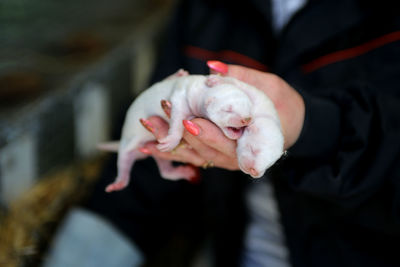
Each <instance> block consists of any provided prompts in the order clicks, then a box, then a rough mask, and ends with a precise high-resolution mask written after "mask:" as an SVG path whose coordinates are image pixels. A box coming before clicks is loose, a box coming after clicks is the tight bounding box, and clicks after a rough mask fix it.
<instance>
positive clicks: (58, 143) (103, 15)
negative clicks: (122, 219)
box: [0, 0, 174, 266]
mask: <svg viewBox="0 0 400 267" xmlns="http://www.w3.org/2000/svg"><path fill="white" fill-rule="evenodd" d="M173 2H174V1H172V0H114V1H107V0H69V1H53V0H37V1H29V0H2V1H1V2H0V266H42V264H43V263H44V262H45V259H47V258H51V257H52V256H49V255H48V253H51V252H48V251H51V245H50V244H52V242H54V240H53V236H54V234H55V232H56V230H57V229H58V228H59V226H60V224H61V222H62V221H63V220H64V218H65V216H66V215H65V214H67V213H68V211H69V210H70V207H72V206H73V205H74V204H75V203H79V201H81V200H82V199H83V198H84V197H85V194H86V193H87V192H90V190H89V189H90V186H91V184H92V183H93V182H94V180H95V179H96V177H98V172H99V169H100V166H101V163H102V160H103V157H104V155H103V154H101V153H99V151H98V150H97V149H96V145H97V144H98V143H100V142H102V141H106V140H110V138H111V133H112V132H113V130H114V129H113V127H115V124H114V121H115V120H116V119H117V118H118V117H119V116H120V115H121V114H120V113H121V109H122V108H121V107H126V106H127V105H128V104H129V103H130V102H131V100H132V99H133V97H134V96H135V95H136V94H137V93H139V92H140V91H141V90H143V89H144V88H145V87H146V86H147V83H148V78H149V74H150V73H151V70H152V66H153V62H154V58H155V57H156V55H155V47H156V46H157V43H158V42H157V41H158V40H157V39H158V37H159V36H160V31H162V29H163V25H164V24H165V21H166V20H168V18H169V14H170V13H171V10H172V8H173V5H174V3H173ZM78 213H79V212H78ZM75 215H76V214H75ZM75 215H69V216H70V217H71V216H72V217H73V216H75ZM76 216H78V217H79V214H78V215H76ZM70 217H68V218H70ZM80 223H85V222H82V221H81V222H80ZM89 224H90V223H89ZM99 227H100V229H102V228H101V227H104V226H99ZM105 227H106V226H105ZM102 231H103V233H105V232H107V231H108V230H107V229H103V230H102ZM110 236H112V234H110ZM110 238H111V237H110ZM108 240H110V239H108ZM103 241H104V240H103ZM121 244H122V245H121ZM120 245H121V246H122V248H121V247H120V249H119V251H124V248H125V250H126V251H129V253H130V254H135V252H132V251H131V250H130V249H131V248H127V247H126V246H125V247H123V246H124V243H123V242H122V243H121V242H120ZM129 253H128V254H129ZM136 256H137V262H140V255H136ZM54 264H55V263H54ZM103 264H105V263H104V262H103ZM133 265H134V264H133V263H132V265H129V266H133ZM47 266H56V265H52V264H50V265H47ZM57 266H62V265H57ZM97 266H107V264H105V265H97ZM109 266H111V265H109ZM119 266H124V265H119Z"/></svg>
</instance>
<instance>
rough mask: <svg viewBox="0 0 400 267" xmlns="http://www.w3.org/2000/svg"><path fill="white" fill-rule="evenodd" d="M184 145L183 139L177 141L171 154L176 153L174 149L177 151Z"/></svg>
mask: <svg viewBox="0 0 400 267" xmlns="http://www.w3.org/2000/svg"><path fill="white" fill-rule="evenodd" d="M185 147H186V143H185V142H184V141H183V140H181V141H180V142H179V144H178V145H177V146H176V147H175V148H174V149H172V150H171V154H176V151H177V150H178V149H179V148H185Z"/></svg>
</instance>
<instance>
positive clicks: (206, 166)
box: [201, 160, 214, 169]
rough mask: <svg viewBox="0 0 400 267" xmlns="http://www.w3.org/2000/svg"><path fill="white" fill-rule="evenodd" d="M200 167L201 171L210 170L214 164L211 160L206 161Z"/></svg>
mask: <svg viewBox="0 0 400 267" xmlns="http://www.w3.org/2000/svg"><path fill="white" fill-rule="evenodd" d="M201 167H202V168H203V169H208V168H212V167H214V162H213V161H212V160H207V161H206V162H204V164H203V165H201Z"/></svg>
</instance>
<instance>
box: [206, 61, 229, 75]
mask: <svg viewBox="0 0 400 267" xmlns="http://www.w3.org/2000/svg"><path fill="white" fill-rule="evenodd" d="M207 66H208V67H209V68H210V69H212V70H214V71H216V72H218V73H221V74H227V73H228V65H226V64H225V63H223V62H221V61H217V60H209V61H207Z"/></svg>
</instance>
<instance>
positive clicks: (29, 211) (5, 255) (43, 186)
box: [0, 159, 103, 267]
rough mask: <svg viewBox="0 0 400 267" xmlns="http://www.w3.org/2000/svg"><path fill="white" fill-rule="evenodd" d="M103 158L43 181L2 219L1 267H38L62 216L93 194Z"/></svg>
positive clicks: (67, 168) (13, 204) (71, 167)
mask: <svg viewBox="0 0 400 267" xmlns="http://www.w3.org/2000/svg"><path fill="white" fill-rule="evenodd" d="M102 162H103V159H95V160H92V161H89V162H84V163H79V164H75V165H73V166H69V167H66V168H63V169H62V170H59V171H56V172H55V173H53V174H52V175H49V176H47V177H45V178H43V179H41V180H40V181H39V182H38V183H37V184H36V185H35V186H34V187H33V188H32V189H31V190H29V191H28V192H26V193H25V194H24V195H23V196H22V197H21V198H20V199H18V200H17V201H15V202H13V203H12V204H11V205H10V207H9V210H8V211H7V212H6V213H4V214H1V216H0V266H4V267H17V266H18V267H19V266H38V265H40V262H41V261H42V259H41V258H42V256H43V253H44V252H45V250H46V249H47V246H48V244H49V242H50V241H51V237H52V234H53V233H54V231H55V229H56V227H57V226H58V224H59V222H61V220H62V217H63V216H64V215H65V214H66V211H67V210H68V209H69V208H70V207H71V206H73V205H75V204H77V203H79V202H80V201H82V200H83V198H84V197H85V196H86V195H87V193H88V192H90V186H91V185H92V184H93V182H94V181H95V179H96V178H97V177H98V174H99V171H100V167H101V165H102V164H101V163H102Z"/></svg>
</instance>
